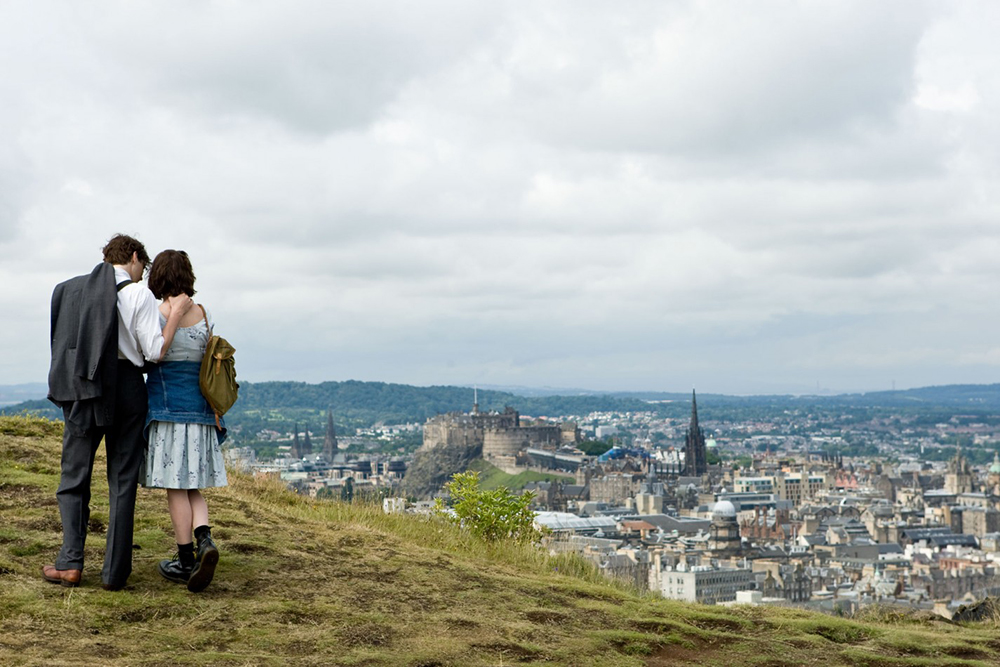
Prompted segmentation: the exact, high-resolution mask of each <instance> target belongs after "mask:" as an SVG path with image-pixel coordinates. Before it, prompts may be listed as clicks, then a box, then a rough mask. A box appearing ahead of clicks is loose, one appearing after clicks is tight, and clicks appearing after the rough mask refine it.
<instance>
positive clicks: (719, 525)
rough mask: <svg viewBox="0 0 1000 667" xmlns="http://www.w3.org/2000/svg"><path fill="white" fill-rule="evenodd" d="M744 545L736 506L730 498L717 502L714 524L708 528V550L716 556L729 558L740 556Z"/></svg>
mask: <svg viewBox="0 0 1000 667" xmlns="http://www.w3.org/2000/svg"><path fill="white" fill-rule="evenodd" d="M742 547H743V544H742V541H741V540H740V524H739V523H738V522H737V520H736V507H735V506H734V505H733V504H732V503H731V502H729V501H728V500H722V501H719V502H717V503H715V507H713V508H712V525H711V526H710V527H709V529H708V550H709V551H710V552H712V555H713V556H714V557H716V558H728V557H731V556H738V555H739V554H740V553H741V551H742Z"/></svg>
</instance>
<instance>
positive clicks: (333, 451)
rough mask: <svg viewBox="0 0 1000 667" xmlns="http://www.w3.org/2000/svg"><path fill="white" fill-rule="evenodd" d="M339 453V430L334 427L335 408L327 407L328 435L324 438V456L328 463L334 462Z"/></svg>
mask: <svg viewBox="0 0 1000 667" xmlns="http://www.w3.org/2000/svg"><path fill="white" fill-rule="evenodd" d="M336 455H337V431H336V430H335V429H334V428H333V408H332V407H328V408H327V409H326V436H325V437H324V438H323V457H324V458H326V460H327V462H328V463H333V457H334V456H336Z"/></svg>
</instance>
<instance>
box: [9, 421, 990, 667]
mask: <svg viewBox="0 0 1000 667" xmlns="http://www.w3.org/2000/svg"><path fill="white" fill-rule="evenodd" d="M60 433H61V424H58V423H53V422H48V421H46V420H42V419H36V418H11V417H3V418H0V662H2V663H3V664H9V665H29V664H49V665H69V664H73V665H78V664H143V665H168V664H169V665H177V664H205V663H212V664H233V665H247V664H251V665H257V664H260V665H282V664H303V665H321V664H322V665H329V664H335V665H362V664H363V665H409V666H414V667H416V666H418V665H423V666H430V665H498V664H511V663H514V662H517V663H524V664H536V665H542V664H547V665H552V664H562V665H644V664H649V665H674V664H677V665H683V664H688V665H693V664H716V665H732V664H740V665H838V664H842V665H861V664H865V665H875V664H877V665H892V664H928V665H930V664H933V665H977V664H978V665H986V664H996V662H997V661H998V660H1000V642H997V640H996V639H995V631H996V626H995V624H978V625H971V626H969V627H963V626H959V625H953V624H946V623H939V622H932V621H917V620H912V619H900V620H896V621H895V622H892V623H884V622H880V621H878V620H872V619H868V620H850V619H842V618H834V617H827V616H820V615H817V614H812V613H806V612H801V611H798V610H794V609H776V608H750V607H739V608H723V607H706V606H700V605H693V604H687V603H680V602H674V601H669V600H663V599H659V598H653V597H649V596H642V595H639V594H636V593H635V592H632V591H630V590H628V589H627V588H624V587H621V586H618V585H615V584H613V583H611V582H608V581H605V580H604V579H603V578H602V577H601V575H600V574H599V573H598V572H597V571H596V570H595V569H594V568H593V567H590V566H588V565H586V564H584V563H583V562H582V561H580V560H578V559H575V558H572V557H565V556H563V557H557V558H550V557H548V556H546V555H544V554H543V553H542V552H541V551H539V550H537V549H534V548H532V547H524V548H522V547H514V546H506V545H501V546H491V545H488V544H485V543H482V542H480V541H477V540H475V539H473V538H471V537H470V536H469V535H467V534H465V533H463V532H461V531H460V530H459V529H457V528H455V527H453V526H451V525H449V524H447V523H444V522H441V521H437V520H435V519H432V518H420V517H415V516H411V515H386V514H384V513H382V511H381V509H380V508H378V507H373V506H368V505H348V504H343V503H340V502H332V501H313V500H310V499H308V498H304V497H301V496H296V495H294V494H292V493H290V492H288V491H287V490H285V489H284V488H283V487H281V485H280V484H277V483H275V482H271V481H263V480H255V479H253V478H250V477H246V476H242V475H237V474H234V475H233V477H232V484H231V486H230V487H228V488H225V489H219V490H215V491H210V492H209V495H208V498H209V505H210V509H211V511H212V519H211V520H212V523H213V525H214V526H215V530H214V532H215V534H216V536H217V537H218V542H219V546H220V549H221V550H222V561H221V563H220V566H219V570H218V573H217V576H216V581H215V582H213V584H212V586H210V587H209V589H208V590H206V591H205V592H204V593H201V594H197V595H193V594H190V593H188V592H187V590H186V589H185V588H183V587H180V586H176V585H174V584H171V583H169V582H167V581H165V580H163V579H161V578H160V577H159V575H158V574H156V571H155V563H156V561H157V560H158V559H160V558H162V557H164V556H169V555H170V553H171V552H172V550H173V548H174V547H173V540H172V539H171V536H170V534H169V530H170V529H169V525H170V523H169V518H168V516H167V513H166V507H165V505H166V503H165V502H164V497H163V495H162V491H155V490H145V489H142V490H140V493H139V502H138V509H137V520H136V537H135V541H136V544H137V545H138V548H137V549H136V551H135V553H134V572H133V575H132V578H131V579H130V581H129V585H128V587H127V589H126V590H125V591H122V592H119V593H109V592H106V591H103V590H101V589H100V587H99V585H98V583H99V568H100V557H101V554H102V552H103V538H104V535H103V530H104V526H105V524H106V520H107V498H106V493H107V490H106V487H105V486H104V483H103V481H102V480H103V462H102V461H101V458H100V457H101V456H102V455H103V448H102V450H101V454H100V455H99V460H98V464H97V469H96V470H95V475H94V479H95V484H94V496H93V501H92V506H93V508H94V510H93V513H92V515H91V517H92V518H91V530H92V535H91V538H90V539H89V540H88V546H87V552H86V553H87V559H88V560H87V564H86V566H85V570H84V585H83V586H82V587H81V588H78V589H64V588H61V587H58V586H52V585H50V584H47V583H45V582H43V581H42V580H41V578H40V577H39V576H38V570H39V569H40V567H41V565H42V564H43V563H46V562H51V560H52V558H54V556H55V553H56V551H57V550H58V546H59V543H60V539H61V538H60V524H59V518H58V509H57V507H56V506H55V497H54V492H55V488H56V485H57V484H58V470H59V436H60Z"/></svg>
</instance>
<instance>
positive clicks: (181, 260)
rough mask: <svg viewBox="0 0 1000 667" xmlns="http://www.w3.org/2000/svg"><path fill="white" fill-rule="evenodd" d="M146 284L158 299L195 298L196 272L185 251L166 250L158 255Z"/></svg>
mask: <svg viewBox="0 0 1000 667" xmlns="http://www.w3.org/2000/svg"><path fill="white" fill-rule="evenodd" d="M146 284H147V285H148V286H149V289H150V291H151V292H152V293H153V296H155V297H156V298H157V299H166V298H167V297H170V296H177V295H178V294H187V295H188V296H194V294H195V292H194V270H193V269H192V268H191V260H190V259H188V255H187V253H186V252H184V251H183V250H164V251H163V252H161V253H160V254H159V255H157V256H156V259H154V260H153V268H151V269H150V270H149V278H148V279H147V280H146Z"/></svg>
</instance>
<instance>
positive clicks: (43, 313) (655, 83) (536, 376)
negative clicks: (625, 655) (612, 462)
mask: <svg viewBox="0 0 1000 667" xmlns="http://www.w3.org/2000/svg"><path fill="white" fill-rule="evenodd" d="M238 9H239V11H237V6H236V5H220V4H205V5H190V6H185V7H173V6H171V7H169V8H167V7H162V8H160V7H155V6H153V7H150V6H141V7H140V6H127V7H123V6H121V5H118V4H114V3H104V2H98V3H91V4H88V6H87V7H86V8H83V7H79V6H77V5H75V4H74V3H60V2H54V3H31V4H28V3H10V4H6V5H4V7H2V8H0V37H2V41H3V44H4V45H5V46H4V47H3V50H2V52H3V54H4V56H5V57H4V58H3V59H2V61H0V63H2V64H0V68H2V69H0V71H2V76H0V91H2V92H3V94H4V99H6V100H9V103H8V104H7V105H5V107H4V108H3V109H0V121H2V122H0V281H2V284H3V288H0V308H2V309H3V311H4V313H5V317H4V321H5V324H6V326H5V327H3V328H2V330H0V384H4V385H12V384H20V383H33V382H44V380H45V377H46V373H47V369H48V346H47V343H46V338H47V332H48V307H49V299H50V295H51V292H52V288H53V287H54V286H55V284H56V283H57V282H60V281H62V280H65V279H66V278H68V277H71V276H72V275H76V274H79V273H83V272H86V271H89V270H90V269H91V268H92V267H93V265H94V264H95V263H96V262H97V261H99V259H100V248H101V246H102V245H103V244H104V242H105V241H106V240H107V239H108V238H109V237H110V236H111V235H112V234H114V233H116V232H123V233H130V234H134V235H136V236H137V237H139V238H140V239H141V240H142V241H143V242H144V243H145V244H146V246H147V248H148V249H149V250H150V252H151V254H155V253H156V252H157V251H159V250H162V249H164V248H183V249H185V250H187V251H188V252H189V254H190V255H191V258H192V261H193V263H194V268H195V271H196V273H197V275H198V283H197V285H196V287H197V288H198V289H199V294H198V296H197V299H198V300H203V301H204V303H205V304H206V305H207V306H208V307H209V309H210V310H212V311H213V314H214V316H215V319H216V321H217V322H218V325H219V333H221V334H222V335H224V336H225V337H226V338H227V339H228V340H230V341H231V342H233V344H234V345H235V346H236V348H237V366H238V369H239V373H240V377H241V379H245V380H248V381H252V382H261V381H267V380H296V381H305V382H322V381H327V380H336V381H343V380H348V379H357V380H371V381H384V382H395V383H402V384H414V385H422V386H426V385H437V384H449V385H470V386H471V385H474V384H478V385H479V386H487V385H502V386H511V385H514V386H523V387H544V386H554V387H580V388H584V389H588V390H595V391H628V390H632V391H665V392H686V391H690V390H691V389H692V388H697V389H698V392H699V393H705V394H711V393H723V394H771V393H781V394H784V393H792V394H801V393H817V392H819V393H845V392H855V391H876V390H887V389H892V388H897V389H906V388H912V387H922V386H931V385H944V384H964V383H971V384H988V383H992V382H995V381H997V378H998V376H1000V374H998V370H1000V344H998V343H997V342H996V340H995V336H994V335H993V333H992V332H993V331H994V330H996V329H997V328H998V327H1000V314H997V312H996V309H995V308H991V305H992V300H993V293H994V292H995V291H996V290H995V287H994V286H995V285H996V284H997V283H998V279H1000V267H997V266H996V263H995V261H994V257H995V256H996V254H997V251H998V250H1000V224H998V217H997V216H998V212H1000V201H998V197H1000V190H998V189H997V188H996V187H995V183H996V180H997V174H998V170H1000V162H998V160H1000V158H998V157H997V156H998V155H1000V150H998V149H1000V134H998V133H997V131H996V129H995V122H994V121H993V117H994V116H995V113H994V112H995V111H996V109H997V106H998V104H1000V77H998V72H997V68H996V62H998V61H1000V59H998V56H1000V53H998V51H1000V48H998V47H997V46H996V45H995V43H994V42H995V40H994V38H993V36H992V32H993V30H992V28H993V26H995V25H997V23H998V20H1000V7H997V6H996V5H994V4H992V3H986V2H973V3H964V4H961V5H946V4H936V3H911V2H898V3H894V2H887V3H879V4H878V5H874V6H873V5H871V4H868V3H866V4H861V3H851V2H847V3H837V4H835V5H815V4H807V3H794V2H793V3H784V2H781V3H779V2H763V3H754V4H753V5H752V6H749V5H746V4H745V3H735V2H734V3H708V2H668V3H647V2H634V3H623V4H619V5H615V6H603V5H599V4H596V5H586V11H581V10H580V5H579V4H578V3H569V2H557V3H547V4H545V5H533V4H526V3H494V4H491V5H489V6H471V5H468V4H467V3H455V2H429V3H422V4H421V6H420V8H419V9H418V8H416V7H414V6H412V5H409V4H407V3H402V2H381V3H370V4H367V5H365V6H363V7H361V6H353V7H351V6H331V5H329V4H328V3H321V2H294V3H291V4H289V3H271V2H263V3H255V4H254V5H252V6H243V7H239V8H238Z"/></svg>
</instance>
